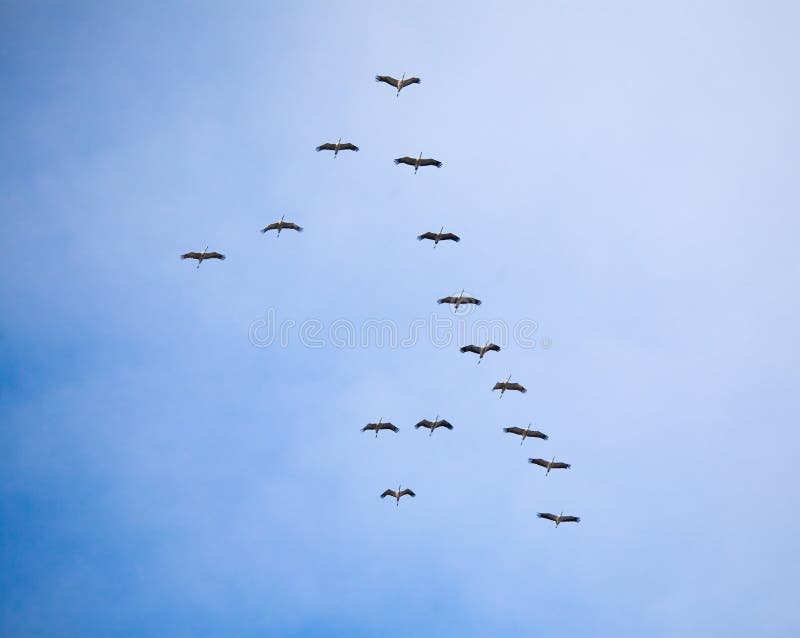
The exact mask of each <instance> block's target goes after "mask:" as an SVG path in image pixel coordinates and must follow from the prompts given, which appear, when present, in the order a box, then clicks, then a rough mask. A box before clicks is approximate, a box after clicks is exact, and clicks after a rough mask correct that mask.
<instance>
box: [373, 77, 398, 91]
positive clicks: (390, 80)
mask: <svg viewBox="0 0 800 638" xmlns="http://www.w3.org/2000/svg"><path fill="white" fill-rule="evenodd" d="M375 81H376V82H386V84H390V85H391V86H393V87H394V88H397V84H398V82H397V80H395V79H394V78H393V77H392V76H391V75H376V76H375Z"/></svg>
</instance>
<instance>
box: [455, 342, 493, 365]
mask: <svg viewBox="0 0 800 638" xmlns="http://www.w3.org/2000/svg"><path fill="white" fill-rule="evenodd" d="M460 350H461V352H474V353H475V354H477V355H478V363H480V362H481V360H482V359H483V355H485V354H486V353H487V352H500V346H498V345H495V344H494V343H489V342H488V341H487V342H486V345H484V346H463V347H462V348H460Z"/></svg>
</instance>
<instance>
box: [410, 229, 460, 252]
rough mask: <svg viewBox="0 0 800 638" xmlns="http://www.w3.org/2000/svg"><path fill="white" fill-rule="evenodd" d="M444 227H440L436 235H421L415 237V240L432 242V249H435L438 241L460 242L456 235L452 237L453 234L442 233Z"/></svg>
mask: <svg viewBox="0 0 800 638" xmlns="http://www.w3.org/2000/svg"><path fill="white" fill-rule="evenodd" d="M443 230H444V226H442V228H441V230H440V231H439V232H438V233H430V232H428V233H423V234H422V235H417V240H418V241H422V240H423V239H430V240H432V241H433V247H434V248H436V247H437V246H438V245H439V242H440V241H455V242H459V241H461V237H459V236H458V235H454V234H453V233H443V232H442V231H443Z"/></svg>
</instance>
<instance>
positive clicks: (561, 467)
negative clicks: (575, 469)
mask: <svg viewBox="0 0 800 638" xmlns="http://www.w3.org/2000/svg"><path fill="white" fill-rule="evenodd" d="M550 467H551V468H552V469H554V470H568V469H569V468H570V467H571V466H570V464H569V463H561V462H560V461H559V462H558V463H553V464H552V465H551V466H550Z"/></svg>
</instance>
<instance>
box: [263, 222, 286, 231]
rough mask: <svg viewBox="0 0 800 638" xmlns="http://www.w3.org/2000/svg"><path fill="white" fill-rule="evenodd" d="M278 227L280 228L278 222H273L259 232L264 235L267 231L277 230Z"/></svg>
mask: <svg viewBox="0 0 800 638" xmlns="http://www.w3.org/2000/svg"><path fill="white" fill-rule="evenodd" d="M280 227H281V224H280V222H273V223H272V224H269V225H268V226H264V228H262V229H261V232H262V233H266V232H267V231H268V230H278V229H279V228H280Z"/></svg>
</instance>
